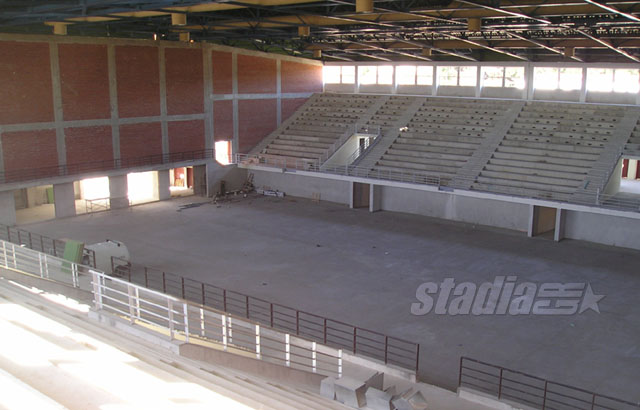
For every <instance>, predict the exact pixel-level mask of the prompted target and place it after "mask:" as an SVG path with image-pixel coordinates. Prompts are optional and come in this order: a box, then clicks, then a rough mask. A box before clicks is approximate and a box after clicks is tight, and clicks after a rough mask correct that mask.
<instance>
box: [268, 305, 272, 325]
mask: <svg viewBox="0 0 640 410" xmlns="http://www.w3.org/2000/svg"><path fill="white" fill-rule="evenodd" d="M269 310H270V312H269V313H270V314H271V327H273V303H269Z"/></svg>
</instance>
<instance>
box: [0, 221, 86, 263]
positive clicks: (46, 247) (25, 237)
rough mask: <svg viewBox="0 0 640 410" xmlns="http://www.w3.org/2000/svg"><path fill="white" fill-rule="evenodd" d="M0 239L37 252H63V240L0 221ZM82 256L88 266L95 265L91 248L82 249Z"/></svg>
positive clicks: (60, 253)
mask: <svg viewBox="0 0 640 410" xmlns="http://www.w3.org/2000/svg"><path fill="white" fill-rule="evenodd" d="M0 239H3V240H5V241H7V242H11V243H15V244H17V245H20V246H23V247H28V248H29V249H33V250H36V251H39V252H43V253H46V254H49V255H53V256H56V257H59V258H62V255H63V254H64V246H65V243H64V241H61V240H59V239H52V238H49V237H48V236H44V235H40V234H37V233H32V232H29V231H25V230H23V229H19V228H16V227H12V226H8V225H4V224H1V223H0ZM83 254H84V256H85V257H86V258H87V264H88V265H89V266H92V267H95V266H96V253H95V251H93V250H91V249H84V250H83Z"/></svg>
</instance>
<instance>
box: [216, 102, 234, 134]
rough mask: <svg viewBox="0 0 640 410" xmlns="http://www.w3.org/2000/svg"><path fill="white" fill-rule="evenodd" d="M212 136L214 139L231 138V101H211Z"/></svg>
mask: <svg viewBox="0 0 640 410" xmlns="http://www.w3.org/2000/svg"><path fill="white" fill-rule="evenodd" d="M213 137H214V139H215V140H216V141H227V140H232V139H233V101H215V102H214V103H213Z"/></svg>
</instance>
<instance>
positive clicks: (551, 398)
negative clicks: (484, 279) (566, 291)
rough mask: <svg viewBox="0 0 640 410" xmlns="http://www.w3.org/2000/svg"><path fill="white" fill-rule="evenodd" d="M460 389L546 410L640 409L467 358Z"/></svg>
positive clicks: (462, 371)
mask: <svg viewBox="0 0 640 410" xmlns="http://www.w3.org/2000/svg"><path fill="white" fill-rule="evenodd" d="M458 387H466V388H470V389H473V390H476V391H479V392H482V393H486V394H489V395H492V396H494V397H496V398H498V399H503V400H510V401H514V402H517V403H520V404H524V405H526V406H531V407H533V408H536V409H543V410H569V409H572V410H573V409H579V410H601V409H602V410H627V409H635V410H637V409H640V403H632V402H629V401H625V400H621V399H617V398H614V397H609V396H605V395H602V394H598V393H594V392H590V391H587V390H584V389H580V388H577V387H573V386H569V385H566V384H562V383H556V382H552V381H549V380H546V379H543V378H541V377H537V376H533V375H530V374H527V373H524V372H520V371H517V370H512V369H507V368H506V367H502V366H496V365H493V364H490V363H485V362H482V361H480V360H476V359H471V358H469V357H464V356H463V357H461V358H460V371H459V377H458Z"/></svg>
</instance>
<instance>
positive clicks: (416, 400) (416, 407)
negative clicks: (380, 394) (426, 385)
mask: <svg viewBox="0 0 640 410" xmlns="http://www.w3.org/2000/svg"><path fill="white" fill-rule="evenodd" d="M391 404H393V406H394V409H396V410H426V409H427V401H426V400H425V399H424V396H423V395H422V393H420V392H419V391H415V390H413V389H412V388H410V389H409V390H407V391H405V392H404V393H402V394H401V395H399V396H396V397H394V398H393V399H392V400H391Z"/></svg>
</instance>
